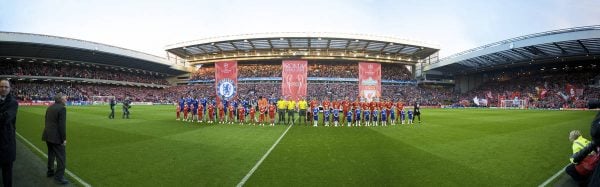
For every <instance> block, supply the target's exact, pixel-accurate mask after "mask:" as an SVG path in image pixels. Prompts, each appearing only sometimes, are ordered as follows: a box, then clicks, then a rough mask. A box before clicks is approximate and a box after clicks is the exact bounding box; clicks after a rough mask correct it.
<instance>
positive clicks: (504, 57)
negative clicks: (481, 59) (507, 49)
mask: <svg viewBox="0 0 600 187" xmlns="http://www.w3.org/2000/svg"><path fill="white" fill-rule="evenodd" d="M492 55H495V56H498V57H500V58H502V59H504V60H505V61H506V62H512V61H513V59H512V58H508V57H507V56H505V55H503V54H501V53H493V54H492Z"/></svg>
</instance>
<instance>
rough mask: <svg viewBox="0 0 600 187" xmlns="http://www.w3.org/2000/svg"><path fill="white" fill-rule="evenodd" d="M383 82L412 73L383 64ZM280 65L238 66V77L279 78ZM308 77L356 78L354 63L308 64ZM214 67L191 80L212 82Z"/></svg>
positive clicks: (208, 68) (204, 69)
mask: <svg viewBox="0 0 600 187" xmlns="http://www.w3.org/2000/svg"><path fill="white" fill-rule="evenodd" d="M381 69H382V75H381V79H383V80H411V79H412V78H411V77H412V73H411V72H410V71H409V70H408V69H407V68H406V67H405V66H401V65H392V64H383V65H382V68H381ZM281 71H282V69H281V64H238V77H240V78H249V77H281ZM307 74H308V77H327V78H358V65H357V64H356V63H353V64H350V63H341V62H340V63H317V62H309V63H308V72H307ZM214 78H215V67H214V66H205V67H202V68H199V69H198V70H196V71H194V72H192V74H191V78H190V79H191V80H212V79H214Z"/></svg>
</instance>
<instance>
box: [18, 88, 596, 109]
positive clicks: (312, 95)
mask: <svg viewBox="0 0 600 187" xmlns="http://www.w3.org/2000/svg"><path fill="white" fill-rule="evenodd" d="M515 87H520V85H519V84H515ZM555 87H556V88H551V87H548V88H544V89H546V93H545V94H544V95H545V96H544V97H540V96H539V95H540V94H541V93H540V92H538V91H536V89H534V88H532V89H521V90H519V91H518V94H519V97H520V98H521V99H522V100H527V103H528V107H532V108H562V107H571V108H575V107H579V108H582V107H585V105H586V103H587V101H588V100H592V99H598V97H599V96H600V88H593V87H582V88H578V89H577V90H578V92H581V93H580V94H577V93H576V95H574V97H568V98H565V97H563V96H564V94H563V95H561V93H562V92H561V90H562V89H560V88H563V87H562V86H561V85H556V86H555ZM214 90H215V89H214V85H212V84H204V85H185V86H172V87H169V88H166V89H159V88H146V87H131V86H116V85H98V84H74V83H50V82H15V83H14V84H13V90H12V93H13V94H15V95H16V96H17V98H18V100H21V101H31V100H51V98H52V97H53V96H54V95H55V94H56V93H62V94H65V95H67V96H68V99H69V100H70V101H91V100H92V98H93V97H94V96H115V98H116V99H117V101H121V100H123V99H125V98H129V99H131V100H132V101H134V102H155V103H168V102H173V101H176V100H177V99H178V98H181V97H198V98H202V97H206V98H214V96H215V91H214ZM515 90H516V89H513V88H512V87H510V88H506V89H505V90H502V89H485V87H484V86H482V88H481V89H476V90H474V91H472V92H468V93H466V94H459V93H456V92H454V91H453V88H451V87H430V86H413V85H382V96H381V99H383V100H389V101H403V102H405V103H409V104H411V105H412V104H413V103H414V102H416V101H418V102H419V103H420V104H421V105H425V106H440V105H454V106H475V105H474V102H473V98H474V97H479V98H487V99H488V103H489V104H486V106H491V107H495V106H499V105H500V101H501V99H512V98H513V96H514V94H515V93H516V91H515ZM237 93H238V97H239V98H241V99H249V100H252V99H256V98H258V97H259V96H263V97H267V98H270V97H280V93H281V84H280V83H240V84H239V85H238V92H237ZM357 95H358V86H357V85H356V84H355V83H309V84H308V90H307V99H309V100H310V99H316V100H324V99H327V100H338V99H345V98H346V97H347V98H348V99H350V100H356V96H357ZM488 96H491V97H488ZM465 101H466V102H465Z"/></svg>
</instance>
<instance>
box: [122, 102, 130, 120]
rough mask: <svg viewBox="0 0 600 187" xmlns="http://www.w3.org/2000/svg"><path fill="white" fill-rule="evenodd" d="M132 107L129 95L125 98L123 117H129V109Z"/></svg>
mask: <svg viewBox="0 0 600 187" xmlns="http://www.w3.org/2000/svg"><path fill="white" fill-rule="evenodd" d="M130 108H131V100H129V97H127V98H126V99H125V100H123V119H125V118H127V119H129V109H130Z"/></svg>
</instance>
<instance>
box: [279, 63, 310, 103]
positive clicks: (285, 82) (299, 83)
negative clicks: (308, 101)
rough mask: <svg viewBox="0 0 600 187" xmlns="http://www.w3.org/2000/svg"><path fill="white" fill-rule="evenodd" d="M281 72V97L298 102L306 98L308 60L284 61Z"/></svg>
mask: <svg viewBox="0 0 600 187" xmlns="http://www.w3.org/2000/svg"><path fill="white" fill-rule="evenodd" d="M282 67H283V68H282V70H283V71H282V72H281V78H282V81H281V95H282V96H286V97H288V99H293V100H295V101H296V100H298V99H299V98H301V97H306V89H307V80H306V79H307V74H308V62H307V61H306V60H284V61H283V63H282Z"/></svg>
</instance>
